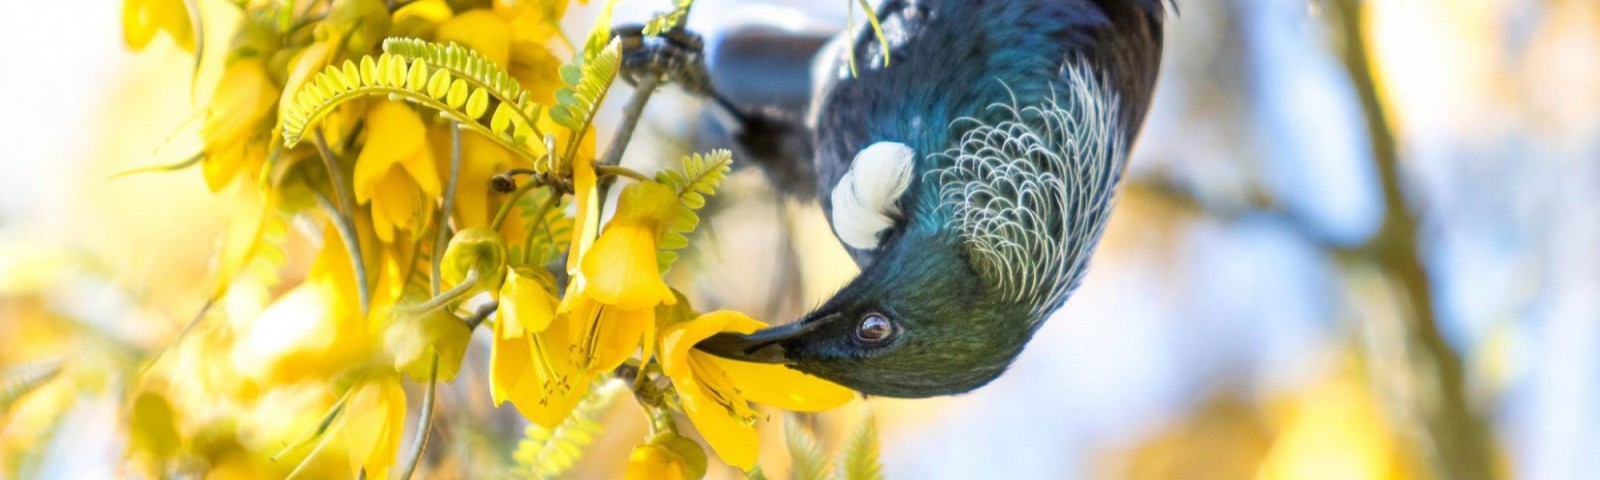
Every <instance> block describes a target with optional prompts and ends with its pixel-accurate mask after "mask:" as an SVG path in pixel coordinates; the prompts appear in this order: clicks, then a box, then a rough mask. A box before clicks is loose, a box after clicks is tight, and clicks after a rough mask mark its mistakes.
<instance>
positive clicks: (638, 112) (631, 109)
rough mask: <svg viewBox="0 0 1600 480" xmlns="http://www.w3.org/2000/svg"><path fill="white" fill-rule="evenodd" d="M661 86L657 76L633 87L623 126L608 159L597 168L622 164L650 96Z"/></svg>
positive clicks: (624, 114) (623, 114)
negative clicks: (623, 155) (623, 156)
mask: <svg viewBox="0 0 1600 480" xmlns="http://www.w3.org/2000/svg"><path fill="white" fill-rule="evenodd" d="M660 85H661V79H660V78H659V76H657V75H648V76H646V77H644V78H641V79H639V83H638V85H635V86H634V87H633V96H631V97H628V104H627V105H625V106H623V107H622V124H621V125H618V126H617V133H616V135H615V136H613V137H611V147H610V148H607V149H606V157H605V158H604V159H602V160H601V161H600V163H597V164H595V165H596V166H597V167H604V166H608V165H610V166H615V165H618V164H620V163H622V153H623V152H626V151H627V150H628V144H629V143H631V141H632V140H633V130H634V129H635V128H637V127H638V126H639V119H641V118H643V117H644V106H645V103H647V102H649V101H650V95H651V94H653V93H655V91H656V87H658V86H660Z"/></svg>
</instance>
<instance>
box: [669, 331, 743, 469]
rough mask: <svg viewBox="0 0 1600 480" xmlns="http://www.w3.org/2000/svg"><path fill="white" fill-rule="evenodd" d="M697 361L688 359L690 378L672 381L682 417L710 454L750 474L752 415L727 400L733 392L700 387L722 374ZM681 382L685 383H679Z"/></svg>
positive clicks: (736, 402) (735, 400)
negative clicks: (702, 440)
mask: <svg viewBox="0 0 1600 480" xmlns="http://www.w3.org/2000/svg"><path fill="white" fill-rule="evenodd" d="M697 357H699V355H693V356H691V358H690V359H689V362H688V363H690V368H689V369H688V370H690V371H694V373H693V374H692V375H691V376H690V377H688V378H682V377H677V376H674V377H672V383H673V385H675V386H676V387H677V390H678V398H679V400H681V401H682V402H683V413H684V414H686V415H688V416H689V420H690V421H692V422H694V428H695V429H696V430H698V431H699V432H700V436H701V437H704V438H705V439H706V443H707V444H710V445H711V450H712V451H715V452H717V456H718V457H722V461H724V462H727V463H728V464H729V465H733V466H735V467H739V468H740V469H742V470H750V469H751V468H754V467H755V465H756V452H757V451H758V449H759V445H758V442H759V437H758V436H757V435H756V427H755V418H754V412H752V411H751V410H750V408H749V406H748V405H745V403H744V400H743V399H741V398H737V397H732V396H730V394H733V393H736V390H724V389H719V388H716V387H714V386H712V385H709V384H706V383H703V382H702V380H704V379H711V378H716V377H719V376H722V375H723V374H722V372H721V371H720V370H719V369H718V368H717V366H716V365H715V364H712V363H710V362H704V361H702V360H703V359H700V358H697ZM669 376H670V375H669ZM681 378H682V379H683V380H688V381H680V379H681ZM716 383H722V382H716Z"/></svg>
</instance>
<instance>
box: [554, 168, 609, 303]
mask: <svg viewBox="0 0 1600 480" xmlns="http://www.w3.org/2000/svg"><path fill="white" fill-rule="evenodd" d="M597 181H598V177H597V176H596V175H595V172H594V158H593V157H585V156H583V155H579V156H578V158H576V159H573V162H572V190H573V195H572V196H573V199H574V201H575V202H577V213H576V215H575V216H574V217H573V224H574V225H577V227H578V228H577V231H576V232H573V235H572V246H571V247H570V248H568V250H567V275H569V276H571V277H572V279H573V280H572V285H571V286H568V288H567V289H568V291H581V290H582V289H583V288H584V284H585V279H584V278H583V271H582V269H581V266H582V265H583V261H582V260H583V255H584V253H586V252H588V251H589V247H591V246H592V245H594V237H595V234H596V233H597V232H599V231H600V197H599V195H598V194H597V193H596V192H595V184H596V182H597ZM574 287H576V288H574ZM570 298H571V297H570V296H569V297H568V299H570ZM563 303H564V304H565V303H567V302H563ZM567 308H570V307H569V306H567V305H563V309H562V310H566V309H567Z"/></svg>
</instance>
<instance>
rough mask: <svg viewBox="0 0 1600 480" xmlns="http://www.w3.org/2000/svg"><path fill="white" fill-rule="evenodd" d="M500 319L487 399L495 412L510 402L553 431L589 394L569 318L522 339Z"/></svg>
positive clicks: (525, 332)
mask: <svg viewBox="0 0 1600 480" xmlns="http://www.w3.org/2000/svg"><path fill="white" fill-rule="evenodd" d="M507 283H508V284H509V283H512V282H507ZM502 306H503V305H502ZM499 315H500V318H499V319H498V320H496V321H495V325H494V343H493V345H492V346H491V350H490V352H489V379H490V380H489V383H490V388H489V394H490V396H491V397H492V398H493V399H494V402H495V405H496V406H499V405H500V404H502V403H504V402H507V401H509V402H511V404H512V405H513V406H515V407H516V408H517V412H520V413H522V416H523V417H527V419H528V420H529V421H532V422H534V423H537V424H539V425H541V426H544V427H546V428H555V427H556V426H557V425H560V424H561V421H562V420H565V419H566V418H567V414H568V413H571V412H572V408H573V407H575V406H577V404H578V401H579V400H582V399H583V396H584V394H586V393H588V390H589V381H588V380H589V379H588V378H583V376H582V375H581V374H580V372H579V371H578V367H577V364H576V363H575V362H574V360H573V358H572V354H571V353H570V352H571V349H570V347H571V345H572V341H571V336H570V333H568V331H569V330H570V328H569V326H568V323H569V322H568V320H567V316H566V315H557V316H555V317H554V318H551V319H550V322H549V324H548V325H547V326H546V328H545V330H544V331H543V332H537V333H535V332H533V331H531V330H528V329H527V328H525V327H526V325H524V328H523V330H522V334H521V335H513V334H512V333H511V332H508V330H513V329H512V328H508V327H509V326H510V325H509V322H507V321H506V318H507V317H508V315H507V312H506V311H505V310H503V309H502V310H501V311H500V312H499Z"/></svg>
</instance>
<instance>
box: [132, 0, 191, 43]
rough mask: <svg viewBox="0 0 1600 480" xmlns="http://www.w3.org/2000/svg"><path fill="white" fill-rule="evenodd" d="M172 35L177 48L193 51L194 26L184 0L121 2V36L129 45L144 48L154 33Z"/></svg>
mask: <svg viewBox="0 0 1600 480" xmlns="http://www.w3.org/2000/svg"><path fill="white" fill-rule="evenodd" d="M160 31H165V32H167V35H171V36H172V41H173V42H174V43H177V44H178V48H182V49H184V50H190V51H193V50H194V29H193V27H191V26H190V25H189V9H188V7H185V6H184V4H183V0H125V1H124V2H122V35H123V37H122V39H123V41H124V42H126V43H127V44H128V48H132V49H134V50H140V49H143V48H144V47H145V46H146V45H149V43H150V39H152V38H155V35H156V32H160Z"/></svg>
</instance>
